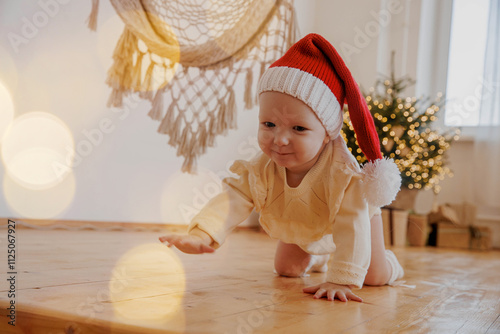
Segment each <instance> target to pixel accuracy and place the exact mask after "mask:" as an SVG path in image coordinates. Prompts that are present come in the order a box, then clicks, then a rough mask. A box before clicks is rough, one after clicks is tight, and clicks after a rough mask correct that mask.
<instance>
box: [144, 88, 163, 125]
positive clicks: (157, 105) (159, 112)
mask: <svg viewBox="0 0 500 334" xmlns="http://www.w3.org/2000/svg"><path fill="white" fill-rule="evenodd" d="M163 92H164V90H163V89H158V91H157V92H156V94H155V97H154V99H153V103H152V105H151V110H150V111H149V113H148V116H149V117H151V118H152V119H154V120H155V121H160V120H161V119H162V118H163Z"/></svg>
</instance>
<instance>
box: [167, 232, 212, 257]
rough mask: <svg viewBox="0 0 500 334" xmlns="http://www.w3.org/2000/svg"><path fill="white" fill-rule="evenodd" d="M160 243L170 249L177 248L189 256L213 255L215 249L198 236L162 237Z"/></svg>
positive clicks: (171, 235) (173, 235)
mask: <svg viewBox="0 0 500 334" xmlns="http://www.w3.org/2000/svg"><path fill="white" fill-rule="evenodd" d="M160 241H161V242H163V243H164V244H166V245H167V246H168V247H172V246H175V247H177V248H178V249H179V250H180V251H182V252H184V253H187V254H202V253H213V252H214V251H215V249H213V248H212V247H210V242H209V241H207V240H206V239H204V238H202V237H201V236H198V235H190V234H188V235H177V234H170V235H166V236H163V237H160Z"/></svg>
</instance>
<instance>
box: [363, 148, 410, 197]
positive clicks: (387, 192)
mask: <svg viewBox="0 0 500 334" xmlns="http://www.w3.org/2000/svg"><path fill="white" fill-rule="evenodd" d="M362 170H363V184H364V188H365V191H364V192H365V198H366V201H367V202H368V204H370V205H373V206H375V207H382V206H385V205H388V204H390V203H391V202H392V201H394V199H395V198H396V195H397V194H398V192H399V189H400V188H401V174H400V172H399V169H398V166H397V165H396V163H395V162H394V160H392V159H387V158H385V159H378V160H375V161H373V162H368V163H366V164H365V165H363V169H362Z"/></svg>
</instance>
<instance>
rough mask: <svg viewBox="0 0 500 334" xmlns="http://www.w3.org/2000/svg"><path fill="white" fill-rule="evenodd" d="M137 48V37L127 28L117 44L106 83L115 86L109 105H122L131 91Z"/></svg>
mask: <svg viewBox="0 0 500 334" xmlns="http://www.w3.org/2000/svg"><path fill="white" fill-rule="evenodd" d="M136 51H138V49H137V38H136V37H135V35H134V34H133V33H132V32H130V30H128V29H125V30H124V31H123V33H122V35H121V37H120V40H119V41H118V43H117V44H116V47H115V51H114V53H113V60H114V62H113V65H112V66H111V68H110V69H109V70H108V77H107V79H106V84H107V85H108V86H110V87H111V88H113V92H112V93H111V96H110V98H109V100H108V107H111V106H113V107H121V106H122V105H123V96H124V95H126V94H128V92H130V91H131V83H132V75H131V72H132V69H133V67H134V63H133V61H134V59H133V56H134V53H135V52H136Z"/></svg>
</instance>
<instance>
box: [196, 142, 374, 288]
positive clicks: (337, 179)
mask: <svg viewBox="0 0 500 334" xmlns="http://www.w3.org/2000/svg"><path fill="white" fill-rule="evenodd" d="M231 171H232V172H234V173H235V174H237V175H239V178H226V179H224V186H225V187H224V191H223V192H222V193H221V194H219V195H218V196H216V197H214V198H213V199H212V200H210V202H209V203H208V204H207V205H206V206H205V207H204V208H203V209H202V210H201V211H200V213H199V214H198V215H197V216H195V217H194V218H193V220H192V222H191V224H190V226H189V231H190V233H194V232H195V230H196V229H200V230H202V231H204V232H206V233H208V234H209V235H210V236H211V237H212V239H213V240H214V243H213V246H214V247H219V246H220V245H221V244H222V243H223V242H224V240H225V237H226V236H227V234H228V233H230V232H231V231H232V230H233V229H234V228H235V227H236V226H237V225H238V224H240V223H241V222H242V221H244V220H245V219H246V218H247V217H248V216H249V215H250V213H251V212H252V210H253V209H255V210H256V211H257V212H259V213H260V224H261V225H262V227H263V229H264V230H265V231H266V232H267V233H268V234H269V235H270V236H271V237H272V238H276V239H280V240H282V241H283V242H286V243H294V244H297V245H299V246H300V247H302V248H303V249H304V250H305V251H307V252H309V253H311V254H328V253H330V254H331V256H330V260H329V263H328V268H329V269H328V273H327V281H328V282H332V283H336V284H343V285H353V286H355V287H357V288H361V287H362V285H363V282H364V279H365V276H366V272H367V269H368V266H369V264H370V249H371V247H370V245H371V244H370V213H369V207H368V204H367V203H366V201H365V200H364V199H363V198H364V196H363V184H362V181H361V177H360V168H359V165H358V164H357V162H356V160H355V159H354V157H353V156H352V155H351V154H350V152H349V151H348V149H347V147H346V145H345V142H344V140H343V139H342V138H341V137H340V136H339V138H337V139H335V140H334V141H332V142H330V143H329V144H328V145H327V146H326V147H325V148H324V150H323V152H322V153H321V155H320V157H319V159H318V161H317V163H316V164H315V165H314V166H313V167H312V168H311V169H310V170H309V172H308V173H307V174H306V176H305V177H304V178H303V180H302V182H301V183H300V185H299V186H298V187H295V188H292V187H289V186H288V184H287V181H286V170H285V168H283V167H281V166H278V165H276V164H275V163H274V162H273V161H272V160H270V159H269V158H268V157H267V156H265V155H264V154H260V155H259V156H257V157H256V158H255V159H253V160H251V161H236V162H235V163H234V164H233V166H232V167H231Z"/></svg>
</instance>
